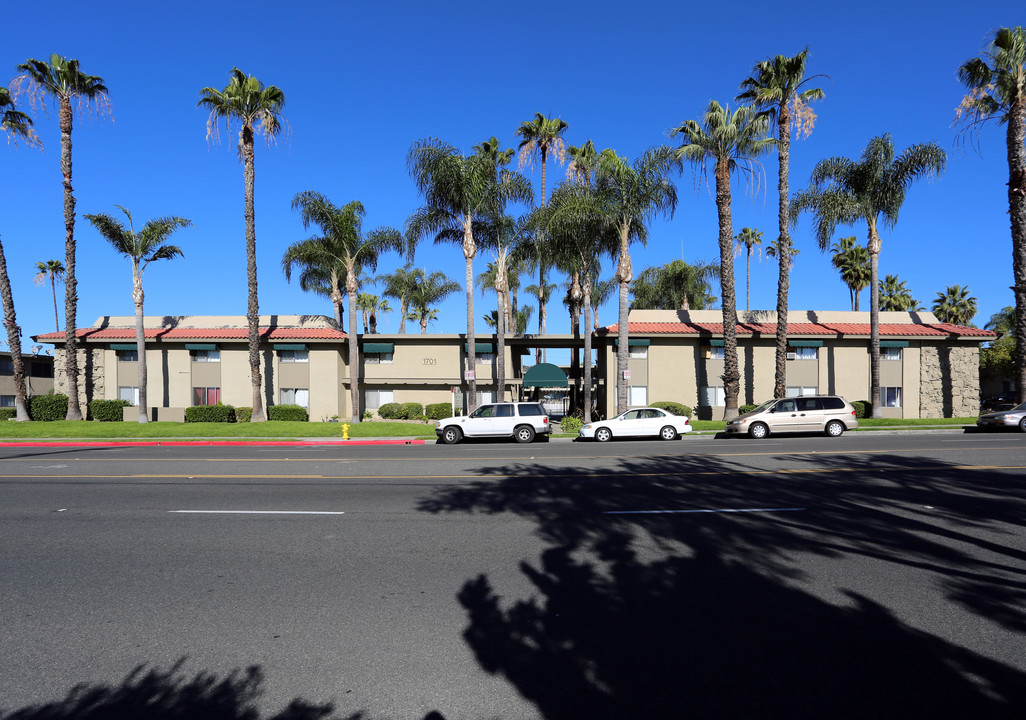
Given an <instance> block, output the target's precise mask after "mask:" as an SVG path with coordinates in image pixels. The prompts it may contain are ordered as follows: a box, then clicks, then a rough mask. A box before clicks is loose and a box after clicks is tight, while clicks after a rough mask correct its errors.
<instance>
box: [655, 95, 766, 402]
mask: <svg viewBox="0 0 1026 720" xmlns="http://www.w3.org/2000/svg"><path fill="white" fill-rule="evenodd" d="M768 125H769V121H768V118H767V116H766V115H765V114H761V113H759V112H757V111H756V110H755V108H753V107H746V106H742V107H739V108H737V109H736V110H733V111H732V110H731V109H730V106H729V105H727V106H721V105H720V104H719V103H718V102H716V101H715V100H713V101H712V102H710V103H709V107H708V108H707V109H706V111H705V115H704V116H703V117H702V122H701V123H699V122H698V121H696V120H685V121H684V122H683V123H682V124H681V125H680V126H679V127H677V128H674V129H673V130H671V132H670V134H671V135H680V136H682V138H683V142H682V144H681V147H680V149H679V150H678V151H677V156H678V157H679V158H680V159H681V160H682V161H683V160H686V161H688V162H690V163H692V164H693V165H695V166H696V167H700V168H705V167H706V165H707V163H712V165H713V177H714V178H715V180H716V212H717V218H718V221H719V229H720V235H719V241H720V294H721V296H722V297H721V301H720V307H721V308H722V314H723V395H724V405H725V407H724V410H723V419H724V420H733V419H734V418H735V417H736V416H737V412H738V411H737V407H738V395H739V394H740V392H741V371H740V367H739V365H738V359H737V299H736V297H735V294H734V246H733V242H734V229H733V224H732V219H731V197H730V182H731V177H732V176H733V175H734V173H741V174H746V175H749V177H751V176H752V175H757V169H758V168H757V166H756V165H755V164H754V162H753V158H756V157H758V156H760V155H762V154H764V153H766V152H769V150H770V149H771V148H773V146H774V145H775V144H776V141H775V140H773V139H772V138H767V137H765V135H766V130H767V128H768ZM756 184H758V183H756ZM779 246H780V245H779V241H778V249H779Z"/></svg>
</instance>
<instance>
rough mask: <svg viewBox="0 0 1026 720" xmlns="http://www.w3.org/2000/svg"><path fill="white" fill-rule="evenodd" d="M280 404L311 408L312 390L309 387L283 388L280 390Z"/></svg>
mask: <svg viewBox="0 0 1026 720" xmlns="http://www.w3.org/2000/svg"><path fill="white" fill-rule="evenodd" d="M278 404H279V405H299V406H300V407H305V408H309V407H310V390H309V389H308V388H281V390H279V391H278Z"/></svg>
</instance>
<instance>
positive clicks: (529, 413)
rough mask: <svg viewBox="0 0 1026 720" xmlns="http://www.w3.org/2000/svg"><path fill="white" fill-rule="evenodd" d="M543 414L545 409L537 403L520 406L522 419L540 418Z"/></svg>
mask: <svg viewBox="0 0 1026 720" xmlns="http://www.w3.org/2000/svg"><path fill="white" fill-rule="evenodd" d="M544 414H545V409H544V408H543V407H542V406H541V405H539V404H538V403H530V404H526V405H521V406H520V415H521V416H522V417H540V416H542V415H544Z"/></svg>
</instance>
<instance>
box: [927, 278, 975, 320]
mask: <svg viewBox="0 0 1026 720" xmlns="http://www.w3.org/2000/svg"><path fill="white" fill-rule="evenodd" d="M933 314H934V315H936V316H937V319H938V320H940V321H941V322H946V323H951V324H952V325H968V324H969V323H970V322H972V319H973V316H975V315H976V298H974V297H972V296H971V295H970V294H969V288H968V287H966V286H964V285H948V286H947V287H946V288H944V292H942V293H937V297H936V298H935V299H934V301H933Z"/></svg>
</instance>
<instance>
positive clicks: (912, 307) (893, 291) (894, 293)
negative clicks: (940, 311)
mask: <svg viewBox="0 0 1026 720" xmlns="http://www.w3.org/2000/svg"><path fill="white" fill-rule="evenodd" d="M880 309H881V310H883V311H884V312H915V311H917V310H922V307H920V305H919V301H918V300H916V299H915V298H914V297H912V291H911V290H909V289H908V286H907V285H906V284H905V281H904V280H899V279H898V276H897V275H887V276H885V277H884V279H883V280H881V281H880Z"/></svg>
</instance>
